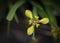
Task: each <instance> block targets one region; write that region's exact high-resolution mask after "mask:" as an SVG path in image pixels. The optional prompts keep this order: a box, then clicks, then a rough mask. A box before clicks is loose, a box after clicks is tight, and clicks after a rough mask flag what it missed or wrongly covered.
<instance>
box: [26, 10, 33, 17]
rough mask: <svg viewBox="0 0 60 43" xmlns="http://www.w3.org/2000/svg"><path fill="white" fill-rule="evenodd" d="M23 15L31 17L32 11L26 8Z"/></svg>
mask: <svg viewBox="0 0 60 43" xmlns="http://www.w3.org/2000/svg"><path fill="white" fill-rule="evenodd" d="M25 15H26V16H27V17H28V18H33V17H32V12H31V11H30V10H26V11H25Z"/></svg>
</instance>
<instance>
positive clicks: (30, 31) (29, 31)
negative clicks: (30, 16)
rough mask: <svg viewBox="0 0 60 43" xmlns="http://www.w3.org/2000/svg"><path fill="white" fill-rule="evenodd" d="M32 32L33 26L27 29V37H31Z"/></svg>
mask: <svg viewBox="0 0 60 43" xmlns="http://www.w3.org/2000/svg"><path fill="white" fill-rule="evenodd" d="M33 32H34V26H33V25H32V26H31V27H29V28H28V29H27V34H28V35H31V34H32V33H33Z"/></svg>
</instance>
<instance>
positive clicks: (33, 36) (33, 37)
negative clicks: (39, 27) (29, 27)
mask: <svg viewBox="0 0 60 43" xmlns="http://www.w3.org/2000/svg"><path fill="white" fill-rule="evenodd" d="M32 40H35V30H34V32H33V35H32Z"/></svg>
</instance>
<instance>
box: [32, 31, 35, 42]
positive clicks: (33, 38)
mask: <svg viewBox="0 0 60 43" xmlns="http://www.w3.org/2000/svg"><path fill="white" fill-rule="evenodd" d="M35 40H36V38H35V30H34V32H33V35H32V40H31V43H35Z"/></svg>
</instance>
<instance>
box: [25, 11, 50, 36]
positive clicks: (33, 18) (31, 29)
mask: <svg viewBox="0 0 60 43" xmlns="http://www.w3.org/2000/svg"><path fill="white" fill-rule="evenodd" d="M25 15H26V16H27V17H28V18H29V25H31V26H30V27H29V28H28V29H27V34H28V35H32V34H33V32H34V27H35V26H36V28H38V27H39V26H40V23H42V24H47V23H48V22H49V19H48V18H47V17H46V18H43V19H41V20H39V16H37V15H36V16H32V12H31V11H30V10H26V11H25Z"/></svg>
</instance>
